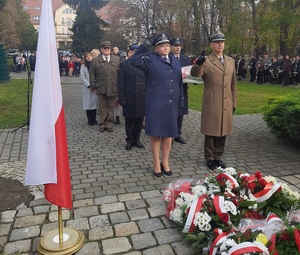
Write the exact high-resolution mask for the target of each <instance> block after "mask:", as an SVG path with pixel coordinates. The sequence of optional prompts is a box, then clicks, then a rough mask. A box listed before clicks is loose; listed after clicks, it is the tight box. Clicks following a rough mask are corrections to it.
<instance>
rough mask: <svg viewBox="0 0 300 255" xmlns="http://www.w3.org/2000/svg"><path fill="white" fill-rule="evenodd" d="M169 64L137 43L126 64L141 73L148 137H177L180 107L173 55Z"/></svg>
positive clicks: (178, 77) (179, 78)
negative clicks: (129, 63) (144, 77)
mask: <svg viewBox="0 0 300 255" xmlns="http://www.w3.org/2000/svg"><path fill="white" fill-rule="evenodd" d="M169 60H170V63H168V62H167V61H166V60H165V59H163V58H162V57H161V56H160V55H158V54H156V53H148V47H147V46H146V45H144V44H141V45H140V46H139V48H138V49H137V51H136V52H135V54H134V55H133V56H132V57H131V58H130V62H131V63H132V64H133V65H135V66H136V67H138V68H140V69H142V70H144V71H145V74H146V78H147V83H146V123H145V133H146V135H149V136H158V137H177V136H178V133H177V119H178V109H179V107H183V90H182V73H181V66H180V63H179V61H178V59H176V58H175V57H174V56H172V55H169Z"/></svg>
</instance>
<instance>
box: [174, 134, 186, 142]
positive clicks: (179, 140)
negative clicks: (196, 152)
mask: <svg viewBox="0 0 300 255" xmlns="http://www.w3.org/2000/svg"><path fill="white" fill-rule="evenodd" d="M174 141H175V142H177V143H181V144H186V142H185V141H184V139H183V138H182V137H181V136H178V137H176V138H174Z"/></svg>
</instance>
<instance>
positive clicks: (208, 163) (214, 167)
mask: <svg viewBox="0 0 300 255" xmlns="http://www.w3.org/2000/svg"><path fill="white" fill-rule="evenodd" d="M206 165H207V167H208V168H209V169H210V170H215V169H216V168H217V167H216V165H215V163H214V161H213V160H209V161H207V163H206Z"/></svg>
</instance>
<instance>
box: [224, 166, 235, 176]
mask: <svg viewBox="0 0 300 255" xmlns="http://www.w3.org/2000/svg"><path fill="white" fill-rule="evenodd" d="M223 172H225V173H228V174H230V175H236V170H235V169H234V168H233V167H226V168H225V169H223Z"/></svg>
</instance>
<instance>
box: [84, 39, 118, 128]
mask: <svg viewBox="0 0 300 255" xmlns="http://www.w3.org/2000/svg"><path fill="white" fill-rule="evenodd" d="M100 52H101V54H100V55H99V56H98V57H95V58H93V60H92V62H91V67H90V83H91V88H92V90H96V91H97V95H98V101H99V109H98V111H99V131H100V132H104V131H105V130H107V131H108V132H112V131H113V125H114V109H115V101H116V99H117V95H118V89H117V72H118V70H119V66H120V58H119V57H117V56H114V55H112V54H111V43H110V41H104V42H102V43H100Z"/></svg>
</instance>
